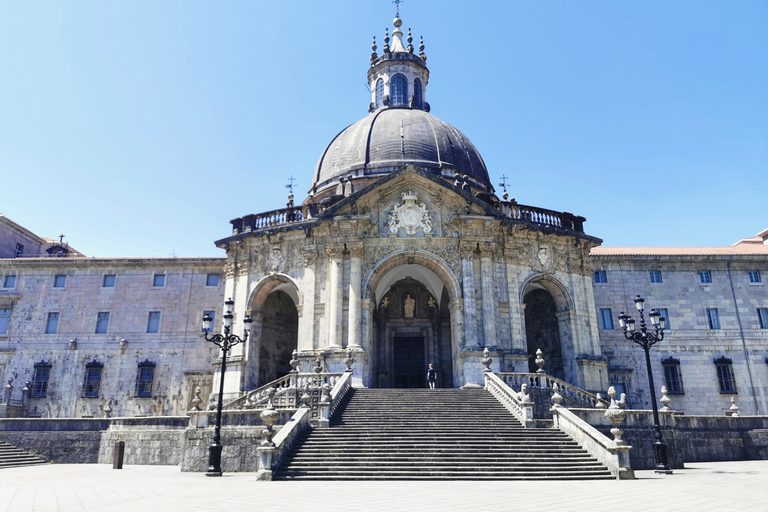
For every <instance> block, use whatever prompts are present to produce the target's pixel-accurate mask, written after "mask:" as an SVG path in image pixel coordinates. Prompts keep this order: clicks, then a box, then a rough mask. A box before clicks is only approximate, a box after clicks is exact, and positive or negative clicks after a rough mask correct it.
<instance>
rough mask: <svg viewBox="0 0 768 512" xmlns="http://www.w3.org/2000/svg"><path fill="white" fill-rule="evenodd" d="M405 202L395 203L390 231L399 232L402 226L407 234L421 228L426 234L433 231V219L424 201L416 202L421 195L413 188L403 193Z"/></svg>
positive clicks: (391, 214) (391, 215) (414, 232)
mask: <svg viewBox="0 0 768 512" xmlns="http://www.w3.org/2000/svg"><path fill="white" fill-rule="evenodd" d="M401 196H402V198H403V204H395V206H394V208H393V209H392V213H390V214H389V232H390V233H392V234H397V232H398V231H399V230H400V228H403V229H404V230H405V234H406V235H411V236H413V235H415V234H416V231H417V230H418V229H419V228H421V230H422V231H424V234H429V233H432V219H431V216H430V214H429V212H428V211H427V207H426V205H425V204H424V203H420V204H416V201H418V199H419V196H418V195H417V194H416V192H413V191H412V190H407V191H405V192H403V193H402V194H401Z"/></svg>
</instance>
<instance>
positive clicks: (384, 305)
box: [381, 297, 389, 309]
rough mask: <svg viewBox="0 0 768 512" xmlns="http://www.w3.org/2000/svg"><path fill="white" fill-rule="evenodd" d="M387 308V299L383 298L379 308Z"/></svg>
mask: <svg viewBox="0 0 768 512" xmlns="http://www.w3.org/2000/svg"><path fill="white" fill-rule="evenodd" d="M387 306H389V297H384V300H382V301H381V307H382V308H383V309H386V308H387Z"/></svg>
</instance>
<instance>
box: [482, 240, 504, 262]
mask: <svg viewBox="0 0 768 512" xmlns="http://www.w3.org/2000/svg"><path fill="white" fill-rule="evenodd" d="M479 247H480V257H481V258H497V257H498V256H499V254H500V252H501V250H500V248H499V244H497V243H495V242H485V243H482V244H480V245H479Z"/></svg>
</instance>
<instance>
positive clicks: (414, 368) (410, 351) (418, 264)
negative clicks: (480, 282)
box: [364, 251, 463, 388]
mask: <svg viewBox="0 0 768 512" xmlns="http://www.w3.org/2000/svg"><path fill="white" fill-rule="evenodd" d="M364 294H365V298H370V299H371V300H372V304H374V306H373V310H372V332H371V335H372V337H371V341H372V345H371V366H372V370H373V375H372V381H371V385H372V386H374V387H380V388H388V387H401V388H422V387H424V388H425V387H427V381H426V374H427V365H429V364H430V363H431V364H433V365H434V366H435V369H436V370H437V378H438V386H440V387H453V386H454V383H455V382H460V381H461V379H460V377H459V376H457V374H456V371H457V369H458V365H457V356H458V352H459V349H458V347H459V337H460V336H462V335H463V332H460V331H461V329H460V324H458V323H457V321H456V318H457V317H458V318H461V309H460V307H457V304H456V303H457V302H460V301H453V311H452V308H451V307H450V306H451V304H452V300H453V299H459V298H460V297H461V288H460V286H459V283H458V279H457V278H456V276H455V275H454V274H453V273H452V272H451V271H450V269H449V267H448V265H447V264H446V263H445V262H444V261H443V260H441V259H440V258H439V257H437V256H435V255H433V254H431V253H426V252H422V251H403V252H399V253H394V254H391V255H390V256H388V257H386V258H384V259H383V260H382V261H380V262H379V264H378V265H377V266H376V267H375V268H374V269H373V270H372V272H371V273H370V274H369V275H368V276H367V278H366V284H365V287H364ZM457 311H458V313H459V314H458V315H457V314H456V313H457ZM461 339H463V338H461Z"/></svg>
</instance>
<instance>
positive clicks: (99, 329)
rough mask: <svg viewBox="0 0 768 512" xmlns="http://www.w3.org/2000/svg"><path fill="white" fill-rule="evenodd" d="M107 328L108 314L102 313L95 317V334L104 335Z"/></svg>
mask: <svg viewBox="0 0 768 512" xmlns="http://www.w3.org/2000/svg"><path fill="white" fill-rule="evenodd" d="M108 326H109V313H107V312H104V311H102V312H101V313H99V315H98V316H97V317H96V334H106V333H107V327H108Z"/></svg>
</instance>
